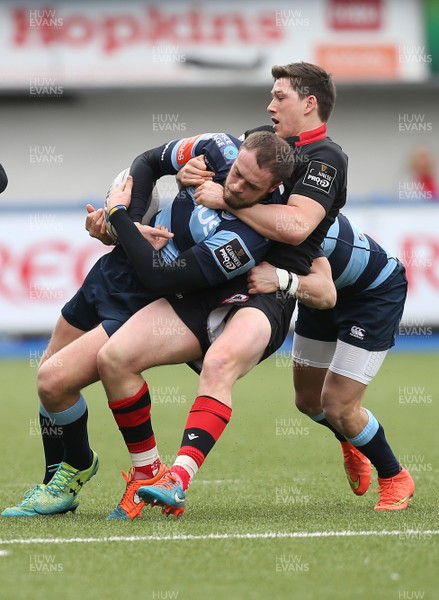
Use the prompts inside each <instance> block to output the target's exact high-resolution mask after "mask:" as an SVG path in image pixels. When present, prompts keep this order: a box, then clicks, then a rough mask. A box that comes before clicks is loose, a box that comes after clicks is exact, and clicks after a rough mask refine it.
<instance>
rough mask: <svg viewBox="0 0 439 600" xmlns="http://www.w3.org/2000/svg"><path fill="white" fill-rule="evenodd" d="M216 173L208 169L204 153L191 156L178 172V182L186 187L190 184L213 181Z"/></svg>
mask: <svg viewBox="0 0 439 600" xmlns="http://www.w3.org/2000/svg"><path fill="white" fill-rule="evenodd" d="M214 175H215V173H213V172H212V171H208V170H207V166H206V163H205V161H204V155H203V154H201V155H200V156H195V157H194V158H191V159H190V161H188V162H187V163H186V164H185V165H184V166H183V167H182V168H181V169H180V170H179V172H178V173H177V175H176V177H177V182H178V183H179V184H180V185H182V186H183V187H186V186H188V185H201V184H202V183H204V182H205V181H212V178H213V176H214Z"/></svg>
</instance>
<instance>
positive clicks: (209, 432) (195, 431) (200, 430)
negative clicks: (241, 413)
mask: <svg viewBox="0 0 439 600" xmlns="http://www.w3.org/2000/svg"><path fill="white" fill-rule="evenodd" d="M231 416H232V409H231V408H230V407H229V406H226V405H225V404H223V403H222V402H219V400H215V398H211V397H210V396H198V398H196V399H195V402H194V403H193V405H192V408H191V410H190V413H189V416H188V419H187V421H186V426H185V430H184V434H183V440H182V442H181V447H180V450H179V451H178V454H177V458H176V459H175V462H174V464H173V465H172V467H171V469H170V470H171V471H172V472H173V473H175V475H177V476H178V478H179V479H180V480H181V482H182V486H183V489H184V490H186V489H187V488H188V487H189V483H190V482H191V480H192V478H193V476H194V475H195V473H196V472H197V471H198V469H199V468H200V467H201V465H202V464H203V462H204V461H205V459H206V456H207V455H208V454H209V452H210V451H211V450H212V448H213V446H214V445H215V443H216V442H217V440H218V438H219V437H220V435H221V434H222V432H223V431H224V429H225V427H226V425H227V423H228V422H229V421H230V418H231Z"/></svg>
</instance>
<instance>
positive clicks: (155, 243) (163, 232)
mask: <svg viewBox="0 0 439 600" xmlns="http://www.w3.org/2000/svg"><path fill="white" fill-rule="evenodd" d="M136 226H137V229H138V230H139V231H140V233H141V234H142V235H143V237H144V238H145V239H146V240H148V242H149V243H150V244H151V246H152V247H153V248H154V250H157V251H158V250H161V249H162V248H164V247H165V246H166V244H167V243H168V242H169V240H170V239H171V238H173V237H174V234H173V233H171V232H170V231H169V229H168V228H167V227H165V226H164V225H157V227H151V226H150V225H141V224H140V223H136Z"/></svg>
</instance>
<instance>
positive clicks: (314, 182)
mask: <svg viewBox="0 0 439 600" xmlns="http://www.w3.org/2000/svg"><path fill="white" fill-rule="evenodd" d="M336 176H337V169H336V168H335V167H332V166H331V165H328V164H326V163H322V162H319V161H317V160H312V161H311V162H310V163H309V165H308V169H307V170H306V174H305V177H304V178H303V182H302V183H303V184H304V185H309V186H310V187H313V188H316V189H317V190H321V191H323V192H326V193H327V194H329V192H330V190H331V186H332V183H333V181H334V179H335V177H336Z"/></svg>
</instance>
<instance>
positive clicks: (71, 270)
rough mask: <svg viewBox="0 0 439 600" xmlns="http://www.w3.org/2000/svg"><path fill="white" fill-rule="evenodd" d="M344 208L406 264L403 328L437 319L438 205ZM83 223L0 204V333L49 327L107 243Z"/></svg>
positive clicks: (78, 214) (78, 217) (81, 218)
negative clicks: (94, 237)
mask: <svg viewBox="0 0 439 600" xmlns="http://www.w3.org/2000/svg"><path fill="white" fill-rule="evenodd" d="M345 212H346V214H347V215H348V216H349V217H350V218H351V219H352V221H354V222H355V223H356V224H357V225H358V226H359V227H361V228H362V229H363V230H364V231H365V232H367V233H369V234H370V235H372V236H373V237H374V238H375V239H376V240H377V241H378V242H380V243H381V244H382V245H384V246H385V247H386V248H388V249H390V250H392V251H393V252H395V253H396V254H397V255H398V257H399V258H400V259H401V260H402V261H403V262H404V264H405V265H406V268H407V275H408V279H409V295H408V299H407V304H406V310H405V313H404V319H403V322H404V323H405V324H406V325H407V327H410V326H415V325H416V326H417V327H418V328H419V327H420V326H422V325H425V326H439V309H438V307H439V232H438V222H439V218H438V217H439V206H430V205H428V204H421V205H419V206H396V205H394V204H393V205H391V206H388V207H385V206H376V205H371V206H368V207H367V208H363V207H360V208H356V207H355V206H354V207H350V208H349V209H348V210H346V211H345ZM84 222H85V210H84V212H82V211H81V210H79V209H78V210H71V211H70V210H61V211H58V212H56V211H53V210H51V211H50V212H49V211H47V212H46V211H42V210H39V209H37V208H35V209H32V211H24V210H21V211H16V212H12V210H11V211H9V210H8V211H4V210H2V212H1V219H0V264H1V267H0V334H22V333H26V334H32V333H47V332H49V331H50V330H51V329H52V328H53V326H54V324H55V322H56V320H57V318H58V316H59V311H60V309H61V307H62V306H63V305H64V303H65V302H66V301H67V300H69V299H70V298H71V296H73V294H74V293H75V292H76V290H77V288H78V287H79V286H80V285H81V283H82V281H83V279H84V277H85V275H86V274H87V272H88V270H89V269H90V267H91V266H92V264H93V263H94V262H95V261H96V260H97V258H98V257H99V256H100V255H101V254H103V253H104V252H106V251H107V250H108V249H107V248H105V247H104V246H102V245H101V244H100V243H99V242H97V241H96V240H92V239H91V238H90V237H89V236H88V234H87V232H86V231H85V229H84Z"/></svg>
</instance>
